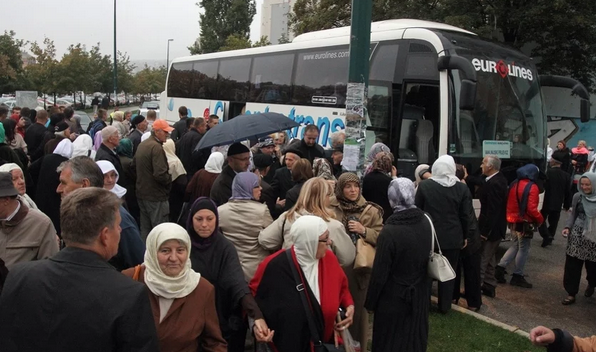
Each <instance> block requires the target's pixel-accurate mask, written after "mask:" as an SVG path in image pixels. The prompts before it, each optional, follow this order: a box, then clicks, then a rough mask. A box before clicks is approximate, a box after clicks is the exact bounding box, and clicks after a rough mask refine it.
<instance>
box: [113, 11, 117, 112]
mask: <svg viewBox="0 0 596 352" xmlns="http://www.w3.org/2000/svg"><path fill="white" fill-rule="evenodd" d="M117 94H118V58H117V57H116V0H114V106H116V103H117V102H118V98H117Z"/></svg>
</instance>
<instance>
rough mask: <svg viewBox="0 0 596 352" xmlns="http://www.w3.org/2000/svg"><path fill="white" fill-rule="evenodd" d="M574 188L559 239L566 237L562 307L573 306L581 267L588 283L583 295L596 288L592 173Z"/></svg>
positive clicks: (594, 178) (595, 197)
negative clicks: (567, 216) (565, 295)
mask: <svg viewBox="0 0 596 352" xmlns="http://www.w3.org/2000/svg"><path fill="white" fill-rule="evenodd" d="M577 188H578V189H577V190H578V193H576V194H575V195H574V196H573V201H572V208H573V212H572V215H571V216H570V217H569V218H568V220H567V224H566V225H565V229H564V230H563V236H564V237H567V250H566V254H567V258H566V260H565V274H564V276H563V286H564V287H565V291H567V295H568V296H567V298H565V299H564V300H563V302H562V303H563V305H569V304H573V303H575V295H576V294H577V292H578V291H579V283H580V281H581V275H582V268H583V266H584V265H585V267H586V279H587V280H588V287H587V288H586V291H585V292H584V296H586V297H592V295H593V294H594V287H596V174H595V173H593V172H586V173H585V174H583V175H582V177H581V178H580V179H579V183H578V187H577Z"/></svg>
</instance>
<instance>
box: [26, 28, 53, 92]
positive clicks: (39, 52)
mask: <svg viewBox="0 0 596 352" xmlns="http://www.w3.org/2000/svg"><path fill="white" fill-rule="evenodd" d="M43 45H44V46H43V47H41V46H40V45H39V44H37V42H33V43H31V52H32V53H33V56H34V58H35V63H34V64H32V65H29V66H27V72H28V76H29V78H30V79H31V81H32V83H33V84H34V85H35V87H37V90H38V91H41V92H43V93H50V94H54V95H55V94H56V93H59V82H58V79H59V76H60V72H59V66H58V61H57V60H56V47H55V46H54V41H53V40H51V39H49V38H45V39H44V40H43Z"/></svg>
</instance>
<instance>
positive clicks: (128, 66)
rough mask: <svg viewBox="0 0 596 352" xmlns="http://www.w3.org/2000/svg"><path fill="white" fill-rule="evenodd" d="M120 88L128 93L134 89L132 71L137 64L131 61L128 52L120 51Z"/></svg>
mask: <svg viewBox="0 0 596 352" xmlns="http://www.w3.org/2000/svg"><path fill="white" fill-rule="evenodd" d="M116 64H117V65H118V90H119V91H120V92H125V93H128V92H130V91H132V90H133V87H134V76H133V74H132V72H133V71H134V70H135V68H136V66H135V65H134V64H132V63H131V62H130V57H129V56H128V54H126V53H122V52H120V51H118V61H117V63H116Z"/></svg>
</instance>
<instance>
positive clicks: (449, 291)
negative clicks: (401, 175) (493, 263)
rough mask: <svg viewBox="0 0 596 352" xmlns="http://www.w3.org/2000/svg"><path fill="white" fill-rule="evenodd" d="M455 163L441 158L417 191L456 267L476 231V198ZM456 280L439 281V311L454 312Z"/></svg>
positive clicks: (419, 200)
mask: <svg viewBox="0 0 596 352" xmlns="http://www.w3.org/2000/svg"><path fill="white" fill-rule="evenodd" d="M455 170H456V168H455V161H454V160H453V158H452V157H451V156H450V155H443V156H441V157H439V158H438V159H437V160H436V161H435V162H434V164H433V166H432V177H431V178H430V179H429V180H427V181H424V182H420V184H419V185H418V189H417V190H416V206H417V207H418V208H420V209H421V210H423V211H425V212H427V213H428V214H429V215H430V217H431V218H432V220H433V224H434V226H435V230H436V232H437V238H438V240H439V244H440V246H441V250H442V251H443V255H444V256H445V257H447V259H448V260H449V263H450V264H451V266H452V267H453V268H456V267H457V263H458V261H459V255H460V251H461V249H462V248H464V247H465V246H466V245H467V243H468V239H470V240H471V239H472V237H471V236H472V234H473V232H472V231H470V228H471V227H472V221H473V219H472V218H471V214H474V210H473V207H472V195H471V194H470V190H469V189H468V186H466V185H465V184H464V183H462V182H459V179H458V178H457V176H455ZM453 288H454V280H451V281H447V282H439V311H440V312H442V313H447V312H449V310H450V309H451V300H452V298H453Z"/></svg>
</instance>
